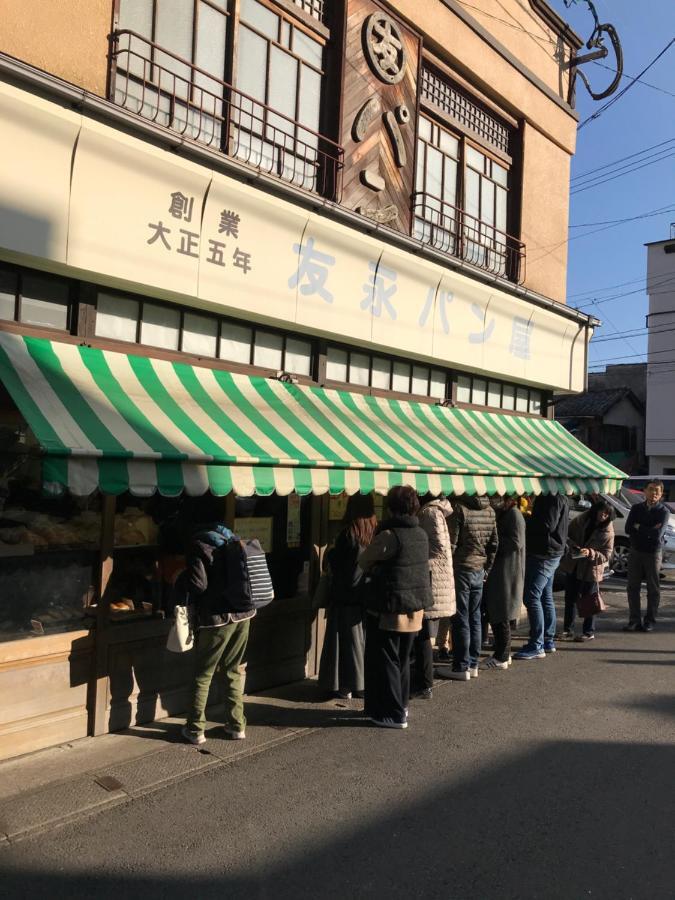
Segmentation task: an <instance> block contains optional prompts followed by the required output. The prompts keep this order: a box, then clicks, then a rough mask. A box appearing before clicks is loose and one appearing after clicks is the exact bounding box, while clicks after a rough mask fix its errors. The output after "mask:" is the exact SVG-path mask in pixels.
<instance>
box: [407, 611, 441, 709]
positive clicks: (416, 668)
mask: <svg viewBox="0 0 675 900" xmlns="http://www.w3.org/2000/svg"><path fill="white" fill-rule="evenodd" d="M439 621H440V620H439V619H423V621H422V628H421V629H420V630H419V631H418V632H417V634H416V635H415V636H414V637H415V639H414V641H413V645H412V660H411V664H412V671H411V676H410V677H411V681H412V690H413V692H416V691H426V690H427V689H428V688H432V687H433V686H434V647H433V640H434V638H435V637H436V635H437V634H438V623H439Z"/></svg>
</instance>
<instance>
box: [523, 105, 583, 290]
mask: <svg viewBox="0 0 675 900" xmlns="http://www.w3.org/2000/svg"><path fill="white" fill-rule="evenodd" d="M570 159H571V157H570V156H569V154H568V153H567V152H566V151H565V150H562V149H561V148H560V147H558V146H557V145H556V144H554V143H552V142H551V141H550V140H548V139H547V138H546V136H545V135H543V134H542V133H541V132H540V131H539V130H538V129H537V128H535V127H533V126H532V125H529V124H527V123H525V126H524V128H523V184H522V200H521V239H522V240H523V241H524V242H525V244H526V247H527V273H526V278H525V284H526V285H527V287H529V288H530V289H531V290H533V291H538V292H539V293H540V294H544V296H546V297H551V298H552V299H554V300H560V301H561V302H564V301H565V293H566V285H567V249H568V245H567V236H568V232H567V225H568V217H569V180H570Z"/></svg>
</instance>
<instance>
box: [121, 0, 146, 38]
mask: <svg viewBox="0 0 675 900" xmlns="http://www.w3.org/2000/svg"><path fill="white" fill-rule="evenodd" d="M119 27H120V29H128V30H129V31H135V32H136V33H137V34H141V35H143V37H146V38H148V40H149V39H150V38H151V37H152V0H120V12H119Z"/></svg>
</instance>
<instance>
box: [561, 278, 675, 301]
mask: <svg viewBox="0 0 675 900" xmlns="http://www.w3.org/2000/svg"><path fill="white" fill-rule="evenodd" d="M670 277H671V276H670V275H666V276H664V275H655V276H654V277H653V278H647V279H646V281H647V283H648V284H650V283H651V282H653V281H656V280H657V279H658V280H659V281H660V280H661V279H662V278H665V279H666V281H668V280H669V279H670ZM642 281H645V277H644V275H642V276H641V277H640V278H634V279H633V280H632V281H620V282H618V284H608V285H605V287H599V288H590V289H589V290H587V291H577V293H576V294H568V296H567V299H568V300H572V299H573V298H574V297H582V296H584V297H585V296H587V295H588V294H604V292H605V291H613V290H614V289H615V288H620V287H626V285H628V284H638V283H639V282H642Z"/></svg>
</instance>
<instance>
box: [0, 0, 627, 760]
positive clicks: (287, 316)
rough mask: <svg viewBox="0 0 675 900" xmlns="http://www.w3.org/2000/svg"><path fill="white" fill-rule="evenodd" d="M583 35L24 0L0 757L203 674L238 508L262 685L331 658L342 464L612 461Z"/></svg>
mask: <svg viewBox="0 0 675 900" xmlns="http://www.w3.org/2000/svg"><path fill="white" fill-rule="evenodd" d="M493 5H494V10H493V9H492V6H493ZM504 6H508V16H509V17H510V19H511V20H512V22H511V24H505V23H504V20H503V15H505V13H504V12H503V7H504ZM499 11H501V13H500V14H499V15H498V12H499ZM513 23H515V25H514V24H513ZM533 33H534V34H536V35H537V40H533V39H532V34H533ZM580 44H581V42H580V40H579V39H578V38H577V37H576V36H575V35H574V34H573V32H572V31H571V30H570V29H569V28H568V26H567V25H566V24H565V23H564V22H563V21H562V20H560V19H559V18H558V16H557V15H556V14H555V13H554V12H553V11H552V10H551V9H550V8H549V7H548V5H547V4H546V3H545V2H542V0H529V2H518V0H509V2H508V3H506V4H503V3H500V4H492V3H486V4H485V13H481V12H478V11H477V10H473V9H471V10H469V9H468V8H467V7H466V6H465V5H463V4H461V3H459V2H455V0H429V2H425V3H418V2H412V0H410V2H408V0H397V2H391V3H376V2H374V0H335V2H323V0H173V2H170V0H114V2H111V0H89V2H87V3H83V2H81V0H68V2H64V3H61V4H58V8H53V9H52V8H50V9H49V10H45V8H44V5H43V4H38V3H31V2H29V3H26V2H25V0H24V2H18V0H4V3H3V45H2V47H0V51H2V52H1V53H0V121H1V122H2V128H3V135H4V140H3V142H2V146H1V147H0V159H1V161H2V165H1V166H0V379H1V381H2V387H1V388H0V437H1V442H0V454H1V455H2V460H3V471H2V476H1V477H2V481H1V482H0V484H1V485H2V488H1V490H2V511H1V512H0V540H1V543H0V554H1V558H0V564H1V566H2V570H1V571H2V574H1V575H0V580H1V581H2V590H1V591H0V694H1V695H2V703H1V704H0V758H2V757H6V756H10V755H16V754H18V753H23V752H28V751H30V750H33V749H37V748H39V747H42V746H47V745H49V744H53V743H57V742H59V741H64V740H72V739H75V738H78V737H83V736H85V735H91V734H100V733H103V732H106V731H110V730H116V729H120V728H124V727H126V726H128V725H131V724H133V723H135V722H142V721H148V720H152V719H154V718H157V717H161V716H162V715H167V714H170V713H177V712H179V711H180V710H181V709H182V708H183V706H184V702H185V690H186V684H187V681H188V677H189V668H190V662H191V661H190V659H189V655H188V656H187V657H185V658H184V657H175V656H172V655H171V654H167V652H166V650H165V646H164V645H165V642H166V633H167V628H168V623H167V620H166V618H165V613H166V612H167V606H168V604H169V602H170V601H169V599H168V598H169V596H170V594H171V590H170V585H171V581H172V576H173V574H174V573H175V572H176V571H177V570H178V569H179V568H180V565H181V554H182V548H183V546H184V543H185V539H186V536H187V535H188V534H189V532H190V529H191V528H193V527H194V526H195V525H196V524H197V523H199V522H203V521H205V520H208V519H210V518H213V517H214V515H218V516H219V517H221V518H223V519H224V520H225V521H226V522H227V523H228V525H230V526H231V527H233V528H235V530H236V531H237V532H238V533H240V534H242V535H246V536H249V535H251V536H253V535H255V536H257V537H259V538H260V539H261V540H262V542H263V544H264V546H265V549H266V550H267V551H268V554H269V555H268V561H269V564H270V569H271V572H272V576H273V580H274V583H275V590H276V594H277V600H275V602H274V603H273V604H272V605H271V606H270V607H269V608H267V609H266V610H264V611H263V612H262V613H261V615H260V616H259V617H258V618H257V619H256V621H255V624H254V628H253V631H252V638H251V644H250V652H249V661H248V671H247V685H248V687H249V688H252V689H255V688H261V687H265V686H271V685H273V684H277V683H282V682H288V681H292V680H295V679H299V678H302V677H305V676H306V675H312V674H315V673H316V670H317V665H318V654H319V652H320V646H321V637H322V623H321V619H320V617H318V618H317V616H316V613H315V612H314V611H313V610H312V608H311V600H310V597H311V588H312V585H313V583H314V582H315V580H316V577H317V574H318V571H319V566H320V560H321V555H322V553H323V550H324V549H325V547H326V545H327V543H328V542H329V541H330V540H331V538H332V537H333V536H334V534H335V533H336V530H337V529H338V528H339V521H340V518H341V515H342V511H343V508H344V503H345V497H346V496H347V495H348V494H349V493H353V492H355V491H363V492H369V491H374V492H375V493H376V496H377V497H378V498H379V500H378V503H379V505H380V508H381V498H382V496H383V494H385V493H386V491H387V489H388V487H389V486H391V485H392V484H397V483H411V484H413V485H414V486H415V487H416V488H417V489H418V491H419V492H420V493H421V494H424V493H427V492H431V493H436V494H437V493H440V492H441V491H442V492H445V493H448V494H453V493H454V494H459V493H463V492H469V493H476V492H478V493H507V492H517V493H538V492H541V491H558V490H560V491H565V492H572V491H573V490H576V489H593V488H596V489H597V488H598V487H603V488H604V489H612V487H613V486H614V485H615V484H616V481H617V479H618V478H620V477H621V473H620V472H619V471H618V470H616V469H614V468H613V467H612V466H610V465H608V464H607V463H606V462H604V461H603V460H601V459H598V458H597V457H596V456H595V455H594V454H593V453H591V452H590V451H588V450H587V449H586V448H584V447H583V446H581V445H580V444H579V443H578V442H577V441H575V440H574V438H572V437H571V436H570V435H568V434H567V433H566V432H565V431H564V429H562V427H561V426H558V425H557V424H556V423H554V422H553V421H552V420H551V418H550V416H549V402H550V398H551V396H552V394H553V392H554V391H556V392H561V391H562V392H577V391H581V390H583V389H584V386H585V378H586V361H587V347H588V341H589V340H590V337H591V335H592V332H593V328H594V326H595V325H596V324H597V322H596V321H595V320H594V319H592V318H589V317H588V316H585V315H582V314H580V313H579V312H578V311H576V310H572V309H569V308H567V307H566V306H565V305H564V295H565V269H566V237H567V209H568V193H569V163H570V158H571V155H572V153H573V152H574V140H575V133H576V121H577V117H576V114H575V112H574V109H573V106H572V105H571V101H572V99H573V93H574V86H573V84H571V83H570V80H569V75H568V73H569V69H568V68H567V66H566V63H567V62H569V59H570V58H571V57H572V56H573V55H574V54H575V53H576V51H577V49H578V48H579V46H580ZM213 699H214V700H217V698H216V697H214V698H213Z"/></svg>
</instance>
